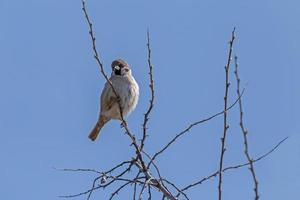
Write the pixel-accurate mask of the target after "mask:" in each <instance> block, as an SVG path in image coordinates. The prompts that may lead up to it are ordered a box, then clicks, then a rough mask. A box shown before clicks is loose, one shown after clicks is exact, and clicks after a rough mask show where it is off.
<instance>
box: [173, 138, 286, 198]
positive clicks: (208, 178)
mask: <svg viewBox="0 0 300 200" xmlns="http://www.w3.org/2000/svg"><path fill="white" fill-rule="evenodd" d="M287 139H288V137H286V138H284V139H283V140H281V141H280V142H279V143H278V144H277V145H275V146H274V147H273V148H272V149H271V150H270V151H268V152H266V153H265V154H263V155H262V156H260V157H258V158H256V159H254V160H252V163H256V162H258V161H260V160H262V159H264V158H265V157H267V156H269V155H270V154H271V153H273V152H274V151H275V150H276V149H277V148H278V147H279V146H280V145H281V144H282V143H283V142H285V140H287ZM248 165H250V163H249V162H246V163H243V164H239V165H235V166H230V167H226V168H224V169H223V170H222V172H223V173H224V172H226V171H228V170H232V169H239V168H241V167H245V166H248ZM219 173H220V171H219V170H218V171H216V172H214V173H212V174H211V175H208V176H206V177H204V178H202V179H201V180H199V181H197V182H195V183H192V184H190V185H188V186H186V187H184V188H182V189H181V191H182V192H184V191H186V190H188V189H190V188H192V187H195V186H197V185H200V184H202V183H203V182H205V181H208V180H210V179H211V178H213V177H216V176H217V175H218V174H219ZM179 196H180V193H178V194H177V195H176V197H179Z"/></svg>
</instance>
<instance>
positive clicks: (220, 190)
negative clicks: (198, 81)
mask: <svg viewBox="0 0 300 200" xmlns="http://www.w3.org/2000/svg"><path fill="white" fill-rule="evenodd" d="M234 33H235V28H234V29H233V31H232V34H231V40H230V41H229V53H228V59H227V65H226V66H225V96H224V113H223V114H224V128H223V136H222V138H221V156H220V164H219V171H220V173H219V183H218V192H219V193H218V199H219V200H221V199H222V170H223V160H224V154H225V150H226V149H225V142H226V135H227V130H228V128H229V125H228V124H227V106H228V91H229V85H230V83H229V67H230V63H231V59H232V58H231V54H232V47H233V42H234V39H235V35H234Z"/></svg>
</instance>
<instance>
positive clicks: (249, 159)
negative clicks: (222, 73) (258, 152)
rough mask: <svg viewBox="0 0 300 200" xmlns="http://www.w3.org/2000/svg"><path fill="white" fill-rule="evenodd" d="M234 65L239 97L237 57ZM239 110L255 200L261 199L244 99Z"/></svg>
mask: <svg viewBox="0 0 300 200" xmlns="http://www.w3.org/2000/svg"><path fill="white" fill-rule="evenodd" d="M234 64H235V70H234V74H235V78H236V82H237V90H236V91H237V95H238V96H240V95H241V92H240V82H241V80H240V78H239V74H238V58H237V56H235V57H234ZM239 110H240V127H241V131H242V133H243V138H244V153H245V156H246V158H247V160H248V162H249V165H250V166H249V170H250V172H251V175H252V179H253V183H254V194H255V198H254V199H255V200H258V199H259V194H258V180H257V176H256V173H255V169H254V164H253V159H252V158H251V156H250V153H249V147H248V138H247V135H248V131H247V130H246V128H245V126H244V118H243V116H244V112H243V105H242V98H240V99H239Z"/></svg>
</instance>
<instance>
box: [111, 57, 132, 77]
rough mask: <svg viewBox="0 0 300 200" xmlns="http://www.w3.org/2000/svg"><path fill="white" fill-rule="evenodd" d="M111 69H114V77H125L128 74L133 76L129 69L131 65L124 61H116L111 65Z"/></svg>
mask: <svg viewBox="0 0 300 200" xmlns="http://www.w3.org/2000/svg"><path fill="white" fill-rule="evenodd" d="M111 67H112V74H114V75H117V76H124V75H127V74H131V69H130V67H129V64H128V63H127V62H126V61H124V60H122V59H117V60H114V61H113V62H112V63H111Z"/></svg>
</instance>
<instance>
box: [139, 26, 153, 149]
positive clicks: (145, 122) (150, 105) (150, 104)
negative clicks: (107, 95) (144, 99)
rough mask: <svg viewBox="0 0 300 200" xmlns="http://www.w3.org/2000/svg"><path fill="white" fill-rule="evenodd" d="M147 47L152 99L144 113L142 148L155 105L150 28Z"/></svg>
mask: <svg viewBox="0 0 300 200" xmlns="http://www.w3.org/2000/svg"><path fill="white" fill-rule="evenodd" d="M147 48H148V66H149V73H148V74H149V82H150V83H149V88H150V92H151V99H150V101H149V107H148V110H147V111H146V113H145V114H144V123H143V138H142V140H141V149H143V147H144V144H145V140H146V137H147V128H148V127H147V123H148V121H149V115H150V113H151V111H152V108H153V106H154V98H155V96H154V81H153V66H152V63H151V48H150V33H149V30H148V31H147Z"/></svg>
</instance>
